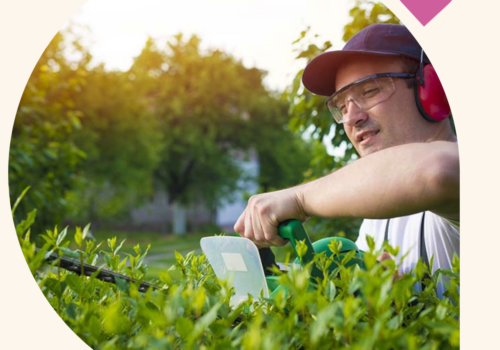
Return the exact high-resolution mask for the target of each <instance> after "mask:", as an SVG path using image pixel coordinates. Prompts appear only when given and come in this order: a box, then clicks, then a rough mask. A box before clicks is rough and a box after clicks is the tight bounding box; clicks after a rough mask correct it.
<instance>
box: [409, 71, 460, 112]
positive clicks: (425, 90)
mask: <svg viewBox="0 0 500 350" xmlns="http://www.w3.org/2000/svg"><path fill="white" fill-rule="evenodd" d="M420 69H421V70H422V72H420ZM420 69H419V72H417V74H416V78H415V100H416V102H417V106H418V110H419V111H420V114H422V116H423V117H424V118H425V119H426V120H428V121H430V122H439V121H441V120H444V119H446V118H448V117H449V116H450V114H451V109H450V105H449V103H448V99H447V98H446V94H445V92H444V89H443V85H441V81H439V77H438V75H437V73H436V71H435V70H434V67H433V66H432V64H428V65H426V66H425V67H423V68H420ZM419 73H422V74H419ZM422 81H423V83H422Z"/></svg>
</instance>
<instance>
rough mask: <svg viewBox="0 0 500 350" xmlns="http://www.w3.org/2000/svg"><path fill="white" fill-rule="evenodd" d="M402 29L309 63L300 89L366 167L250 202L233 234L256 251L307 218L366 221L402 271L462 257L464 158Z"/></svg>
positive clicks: (367, 34)
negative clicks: (320, 104) (337, 126)
mask: <svg viewBox="0 0 500 350" xmlns="http://www.w3.org/2000/svg"><path fill="white" fill-rule="evenodd" d="M429 63H430V62H429V61H428V59H427V58H426V57H425V55H424V53H423V51H422V49H421V47H420V45H419V44H418V43H417V41H416V40H415V39H414V38H413V36H412V35H411V33H410V32H409V31H408V30H407V29H406V28H405V27H404V26H399V25H392V24H376V25H372V26H370V27H367V28H365V29H364V30H362V31H361V32H359V33H358V34H357V35H355V36H354V37H353V38H352V39H351V40H350V41H349V42H348V43H347V44H346V46H345V47H344V49H343V50H342V51H333V52H327V53H324V54H322V55H319V56H318V57H316V58H315V59H314V60H312V61H311V62H310V63H309V64H308V65H307V67H306V69H305V70H304V74H303V77H302V81H303V83H304V86H305V87H306V88H307V89H308V90H310V91H311V92H313V93H316V94H318V95H323V96H330V97H329V98H328V100H327V105H328V107H329V109H330V111H331V112H332V115H333V117H334V118H335V120H336V121H337V122H339V123H342V124H343V126H344V130H345V132H346V134H347V136H348V137H349V139H350V140H351V142H352V144H353V145H354V147H355V148H356V150H357V152H358V153H359V155H360V159H358V160H356V161H354V162H352V163H351V164H349V165H348V166H346V167H344V168H342V169H339V170H337V171H335V172H333V173H331V174H329V175H327V176H325V177H323V178H320V179H318V180H315V181H312V182H309V183H306V184H303V185H300V186H297V187H293V188H288V189H284V190H281V191H276V192H271V193H265V194H260V195H256V196H253V197H251V198H250V200H249V201H248V205H247V207H246V209H245V210H244V212H243V213H242V214H241V216H240V217H239V219H238V221H237V222H236V224H235V227H234V229H235V231H236V232H238V233H239V234H240V235H241V236H244V237H247V238H249V239H251V240H252V241H254V242H255V243H256V244H257V245H258V246H259V247H270V246H282V245H284V244H286V241H284V240H283V239H281V238H280V237H279V236H278V235H277V226H278V224H279V223H280V222H282V221H284V220H286V219H299V220H302V221H305V220H306V219H307V218H308V217H310V216H321V217H326V218H348V217H353V218H364V219H365V220H364V221H363V224H362V226H361V228H360V234H359V238H358V240H357V242H356V243H357V245H358V247H359V248H360V249H362V250H368V247H367V243H366V236H367V235H371V236H373V237H374V238H375V242H376V245H377V247H378V248H380V247H381V246H382V244H383V242H384V240H388V241H389V243H390V244H391V245H392V246H399V247H400V248H401V249H400V253H399V255H398V256H396V257H394V258H395V259H396V261H397V262H398V263H399V262H400V259H401V257H402V256H403V255H405V254H408V255H407V257H406V258H405V259H404V261H403V263H402V264H401V267H400V271H401V272H408V271H409V270H411V269H412V268H413V267H414V266H415V264H416V262H417V261H418V259H419V258H420V257H422V258H423V259H424V261H427V262H428V261H429V260H430V257H431V256H434V265H433V270H436V269H438V268H442V269H446V268H450V266H451V261H452V258H453V254H454V253H457V254H459V249H460V248H459V246H460V235H459V228H458V227H459V221H460V219H459V187H460V177H459V159H458V146H457V143H456V137H455V135H454V133H453V131H452V127H451V125H450V119H449V118H448V117H449V114H450V111H449V106H448V105H447V101H446V96H445V95H444V92H443V91H442V87H441V84H440V83H439V79H438V78H437V75H435V72H434V71H433V69H432V66H431V65H429Z"/></svg>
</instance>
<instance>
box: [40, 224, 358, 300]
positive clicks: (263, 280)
mask: <svg viewBox="0 0 500 350" xmlns="http://www.w3.org/2000/svg"><path fill="white" fill-rule="evenodd" d="M278 233H279V235H280V236H281V237H282V238H284V239H288V240H289V241H290V244H291V245H292V247H293V250H294V252H295V254H296V256H297V258H296V259H295V261H294V264H300V265H301V266H305V265H307V264H308V263H310V262H312V261H313V259H314V255H315V254H318V253H322V252H325V254H326V255H327V256H331V255H332V252H331V250H330V249H329V247H328V246H329V244H331V242H332V241H333V242H342V247H341V250H340V256H339V257H337V258H336V259H337V261H338V259H342V257H343V256H344V255H345V254H346V253H348V252H351V251H354V255H353V259H351V261H349V263H348V266H349V265H354V264H356V265H359V266H361V267H364V263H363V259H362V252H361V251H359V250H358V248H357V246H356V244H354V242H352V241H351V240H349V239H347V238H341V237H331V238H323V239H321V240H319V241H316V242H314V243H311V240H310V239H309V236H308V234H307V232H306V231H305V229H304V227H303V226H302V223H301V222H300V221H298V220H288V221H285V222H283V223H281V224H280V225H279V227H278ZM300 241H303V242H304V244H305V246H306V247H307V250H306V251H305V252H300V253H301V254H299V251H298V250H299V244H298V242H300ZM200 245H201V248H202V250H203V253H204V254H205V255H206V257H207V259H208V261H209V263H210V265H211V266H212V268H213V270H214V272H215V274H216V276H217V277H218V278H219V279H221V280H230V281H231V282H232V283H233V285H234V288H235V295H234V296H233V297H232V299H231V304H232V305H237V304H239V303H240V302H242V301H244V300H246V299H247V298H248V295H249V294H250V295H252V296H254V297H258V296H259V295H260V293H261V292H263V295H264V297H271V298H272V297H273V296H274V295H276V294H277V293H278V291H279V290H280V289H283V286H281V285H280V284H279V282H278V276H275V275H268V276H266V274H265V270H264V267H263V262H262V259H261V254H259V249H258V248H257V246H256V245H255V244H254V243H253V242H252V241H250V240H249V239H247V238H243V237H233V236H214V237H204V238H202V239H201V242H200ZM263 249H269V248H263ZM261 253H262V251H261ZM299 256H300V258H299ZM45 260H46V261H47V262H50V263H54V265H55V266H58V267H60V268H62V269H65V270H68V271H71V272H74V273H76V274H79V275H84V276H94V277H95V278H97V279H99V280H101V281H104V282H109V283H114V284H116V283H117V279H121V280H124V281H126V282H128V283H138V281H137V280H136V279H133V278H131V277H128V276H126V275H123V274H119V273H116V272H113V271H111V270H108V269H105V268H99V267H97V266H94V265H90V264H86V263H82V262H80V261H79V260H77V259H73V258H69V257H65V256H59V255H57V254H55V253H51V254H48V255H46V256H45ZM273 263H274V261H273ZM266 265H267V266H266V267H269V262H266ZM337 266H338V265H337V264H336V263H332V264H331V265H330V267H329V271H333V270H334V269H335V268H337ZM321 275H322V273H321V271H320V270H319V269H318V268H317V267H316V266H315V265H313V268H312V271H311V278H315V277H321ZM149 288H152V289H153V290H161V289H162V287H159V286H156V285H154V284H151V283H148V282H141V283H140V284H139V287H138V290H139V291H140V292H146V291H147V290H148V289H149Z"/></svg>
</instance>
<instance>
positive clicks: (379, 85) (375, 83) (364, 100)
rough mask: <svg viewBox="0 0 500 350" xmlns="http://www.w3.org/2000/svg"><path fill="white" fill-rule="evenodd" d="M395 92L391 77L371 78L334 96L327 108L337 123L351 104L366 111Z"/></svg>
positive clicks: (341, 119)
mask: <svg viewBox="0 0 500 350" xmlns="http://www.w3.org/2000/svg"><path fill="white" fill-rule="evenodd" d="M394 91H396V88H395V86H394V81H393V80H392V77H382V78H371V79H368V80H364V81H360V82H359V83H357V84H355V85H353V86H351V87H350V88H348V89H347V90H345V91H342V92H341V93H340V94H334V95H333V96H332V97H330V99H329V100H328V101H327V106H328V109H329V110H330V112H331V113H332V116H333V118H334V119H335V120H336V121H337V123H342V122H343V117H344V115H346V114H347V113H348V112H349V106H350V104H351V103H354V104H356V106H358V107H359V108H360V109H362V110H364V111H366V110H369V109H370V108H372V107H374V106H376V105H377V104H379V103H381V102H383V101H385V100H387V99H388V98H389V97H391V96H392V95H393V94H394Z"/></svg>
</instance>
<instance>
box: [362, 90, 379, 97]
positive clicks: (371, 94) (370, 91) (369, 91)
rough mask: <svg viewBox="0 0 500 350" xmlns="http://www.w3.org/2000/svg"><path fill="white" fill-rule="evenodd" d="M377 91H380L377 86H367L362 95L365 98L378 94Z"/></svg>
mask: <svg viewBox="0 0 500 350" xmlns="http://www.w3.org/2000/svg"><path fill="white" fill-rule="evenodd" d="M379 92H380V88H378V87H376V88H369V89H366V90H365V91H363V97H365V98H368V97H372V96H375V95H376V94H378V93H379Z"/></svg>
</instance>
